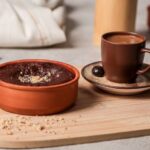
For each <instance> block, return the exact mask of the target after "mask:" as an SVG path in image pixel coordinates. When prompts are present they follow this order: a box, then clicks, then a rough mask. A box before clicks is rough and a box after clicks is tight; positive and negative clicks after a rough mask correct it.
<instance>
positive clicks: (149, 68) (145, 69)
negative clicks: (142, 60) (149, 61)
mask: <svg viewBox="0 0 150 150" xmlns="http://www.w3.org/2000/svg"><path fill="white" fill-rule="evenodd" d="M141 52H142V53H150V49H148V48H143V49H142V50H141ZM149 70H150V65H148V66H147V67H146V68H144V69H141V70H138V72H137V74H138V75H140V74H144V73H146V72H147V71H149Z"/></svg>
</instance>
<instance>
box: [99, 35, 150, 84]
mask: <svg viewBox="0 0 150 150" xmlns="http://www.w3.org/2000/svg"><path fill="white" fill-rule="evenodd" d="M115 36H116V37H118V38H115ZM121 36H122V37H125V38H122V37H121ZM124 42H125V43H124ZM101 50H102V64H103V67H104V70H105V75H106V78H107V79H108V80H110V81H113V82H118V83H129V82H134V80H135V78H136V76H137V74H142V73H145V72H146V71H148V70H149V69H150V66H148V67H146V68H144V69H143V70H139V69H140V67H141V66H142V64H143V59H144V53H145V52H148V53H150V49H146V48H145V37H143V36H142V35H139V34H136V33H132V32H109V33H105V34H104V35H103V36H102V40H101Z"/></svg>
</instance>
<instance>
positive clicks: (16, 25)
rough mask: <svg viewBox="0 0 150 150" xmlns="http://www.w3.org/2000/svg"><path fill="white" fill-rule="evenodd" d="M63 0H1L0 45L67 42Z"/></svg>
mask: <svg viewBox="0 0 150 150" xmlns="http://www.w3.org/2000/svg"><path fill="white" fill-rule="evenodd" d="M64 14H65V8H64V6H63V3H62V0H0V47H38V46H49V45H53V44H57V43H61V42H64V41H65V40H66V36H65V33H64V30H63V28H64V20H65V15H64Z"/></svg>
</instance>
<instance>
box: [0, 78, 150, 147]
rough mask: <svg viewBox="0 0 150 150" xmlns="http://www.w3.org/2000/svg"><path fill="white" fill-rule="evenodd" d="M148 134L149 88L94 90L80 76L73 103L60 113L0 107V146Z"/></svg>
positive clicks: (62, 143) (42, 145)
mask: <svg viewBox="0 0 150 150" xmlns="http://www.w3.org/2000/svg"><path fill="white" fill-rule="evenodd" d="M149 134H150V91H148V92H146V93H143V94H140V95H135V96H115V95H111V94H107V93H104V92H102V91H98V92H96V91H95V90H94V89H93V88H92V86H91V85H90V84H89V83H87V82H86V81H85V80H84V79H80V84H79V96H78V100H77V102H76V104H75V105H74V106H73V107H72V108H70V110H68V111H65V112H63V113H62V114H57V115H52V116H41V117H40V116H35V117H33V116H20V115H16V114H11V113H7V112H5V111H3V110H0V147H1V148H35V147H51V146H60V145H68V144H79V143H87V142H95V141H103V140H113V139H118V138H127V137H135V136H142V135H149Z"/></svg>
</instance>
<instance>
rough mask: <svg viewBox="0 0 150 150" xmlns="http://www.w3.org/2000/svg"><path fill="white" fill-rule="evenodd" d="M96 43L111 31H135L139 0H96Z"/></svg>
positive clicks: (98, 43)
mask: <svg viewBox="0 0 150 150" xmlns="http://www.w3.org/2000/svg"><path fill="white" fill-rule="evenodd" d="M95 5H96V7H95V25H94V40H93V41H94V44H96V45H100V37H101V35H102V34H103V33H105V32H110V31H134V29H135V19H136V7H137V0H108V1H107V0H96V4H95Z"/></svg>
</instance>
